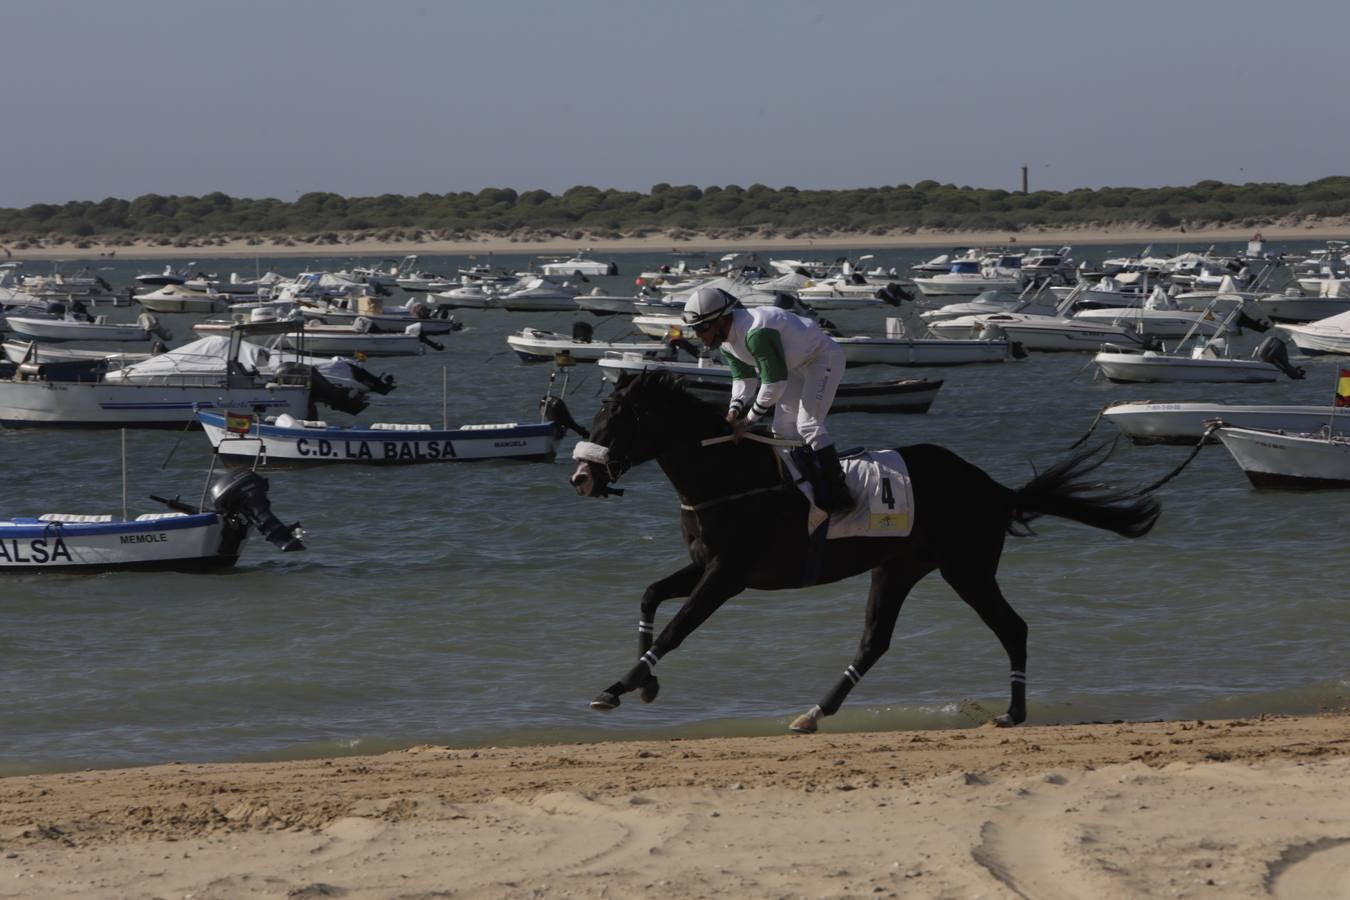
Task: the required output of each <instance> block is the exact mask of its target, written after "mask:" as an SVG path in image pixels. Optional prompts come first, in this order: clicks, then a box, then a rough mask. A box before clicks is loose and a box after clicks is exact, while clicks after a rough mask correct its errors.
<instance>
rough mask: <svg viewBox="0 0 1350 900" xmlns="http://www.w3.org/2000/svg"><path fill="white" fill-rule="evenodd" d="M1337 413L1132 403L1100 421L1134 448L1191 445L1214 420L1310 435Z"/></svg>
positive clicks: (1311, 409)
mask: <svg viewBox="0 0 1350 900" xmlns="http://www.w3.org/2000/svg"><path fill="white" fill-rule="evenodd" d="M1336 412H1337V410H1336V409H1335V407H1331V406H1278V405H1260V404H1228V403H1162V402H1135V401H1131V402H1126V403H1116V404H1113V405H1111V406H1108V407H1107V408H1106V409H1104V410H1103V411H1102V418H1103V419H1105V420H1107V421H1109V422H1110V423H1111V424H1112V425H1114V426H1115V427H1116V428H1117V429H1119V430H1120V431H1121V432H1122V433H1123V434H1124V435H1125V436H1127V437H1128V438H1129V439H1130V440H1131V441H1133V442H1134V443H1136V444H1194V443H1195V442H1196V441H1198V440H1200V438H1201V436H1202V435H1203V434H1204V433H1205V429H1206V427H1207V424H1208V423H1209V422H1211V421H1213V420H1214V419H1222V420H1223V421H1224V422H1227V423H1228V424H1230V425H1235V426H1238V427H1242V428H1262V429H1271V430H1283V431H1290V432H1312V431H1316V430H1317V429H1319V428H1321V427H1322V426H1323V425H1326V424H1327V423H1328V422H1329V421H1333V419H1332V416H1334V415H1335V414H1336ZM1342 418H1345V420H1346V421H1347V426H1346V427H1350V417H1346V415H1345V412H1344V411H1341V415H1340V416H1337V417H1336V419H1338V420H1339V419H1342ZM1211 440H1215V438H1213V437H1211Z"/></svg>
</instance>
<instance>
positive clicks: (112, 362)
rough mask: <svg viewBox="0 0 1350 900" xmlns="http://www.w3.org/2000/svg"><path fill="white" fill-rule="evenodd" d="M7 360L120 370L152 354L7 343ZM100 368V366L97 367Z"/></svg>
mask: <svg viewBox="0 0 1350 900" xmlns="http://www.w3.org/2000/svg"><path fill="white" fill-rule="evenodd" d="M0 349H3V351H4V355H5V359H8V360H9V361H10V362H13V363H22V362H29V363H63V362H76V363H81V362H82V363H90V362H93V363H97V364H101V367H102V368H105V369H120V368H121V367H122V366H127V365H130V364H131V363H135V362H142V361H144V360H147V359H149V358H150V356H151V355H152V354H150V353H148V352H147V353H125V352H122V351H111V350H82V349H77V348H73V347H68V346H66V345H65V344H43V343H39V342H37V341H5V342H4V344H3V345H0ZM95 367H96V368H98V367H99V366H95Z"/></svg>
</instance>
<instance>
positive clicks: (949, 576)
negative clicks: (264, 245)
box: [942, 560, 1027, 726]
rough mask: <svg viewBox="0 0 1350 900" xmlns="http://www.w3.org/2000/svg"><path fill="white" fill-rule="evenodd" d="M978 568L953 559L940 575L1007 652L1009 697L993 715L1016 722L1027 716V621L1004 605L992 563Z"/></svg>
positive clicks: (996, 721) (1005, 723)
mask: <svg viewBox="0 0 1350 900" xmlns="http://www.w3.org/2000/svg"><path fill="white" fill-rule="evenodd" d="M980 569H981V567H980V566H978V565H977V566H971V565H970V561H969V560H965V561H964V565H963V564H962V563H961V562H953V563H951V564H950V565H948V566H944V567H943V568H942V577H943V578H944V579H946V581H947V583H948V584H950V585H951V586H952V587H953V588H954V589H955V590H956V592H957V593H958V594H960V595H961V599H962V600H964V601H966V603H968V604H970V606H971V608H972V609H974V610H975V612H976V613H978V614H979V616H980V619H981V620H982V621H983V622H984V624H986V625H988V626H989V629H990V630H991V631H993V632H994V634H995V635H996V636H997V637H998V640H999V643H1000V644H1002V645H1003V649H1004V650H1005V651H1006V652H1007V654H1008V663H1009V665H1010V666H1011V669H1012V674H1011V681H1012V685H1011V687H1012V699H1011V701H1010V702H1009V704H1008V711H1007V712H1006V713H1004V714H1003V715H1001V716H997V717H996V718H995V719H994V724H996V725H999V726H1008V725H1020V724H1022V723H1023V722H1025V721H1026V718H1027V623H1026V622H1024V621H1022V617H1021V616H1019V615H1018V614H1017V613H1016V611H1014V610H1013V608H1012V607H1011V606H1009V605H1008V601H1007V599H1005V598H1004V596H1003V592H1002V591H1001V590H999V587H998V581H997V579H996V578H995V577H994V569H993V567H989V568H988V569H987V570H984V571H981V570H980Z"/></svg>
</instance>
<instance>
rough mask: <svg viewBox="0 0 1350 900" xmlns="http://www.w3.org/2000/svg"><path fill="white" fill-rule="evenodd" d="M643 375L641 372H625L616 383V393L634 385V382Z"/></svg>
mask: <svg viewBox="0 0 1350 900" xmlns="http://www.w3.org/2000/svg"><path fill="white" fill-rule="evenodd" d="M641 374H642V373H641V372H624V373H622V374H620V375H619V380H618V381H616V382H614V390H616V391H621V390H623V389H624V388H626V387H628V386H629V385H630V384H632V383H633V382H634V381H637V379H638V377H639V376H640V375H641Z"/></svg>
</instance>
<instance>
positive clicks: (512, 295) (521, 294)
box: [493, 275, 581, 312]
mask: <svg viewBox="0 0 1350 900" xmlns="http://www.w3.org/2000/svg"><path fill="white" fill-rule="evenodd" d="M579 293H581V288H580V287H579V286H578V285H577V284H576V283H575V282H573V281H572V280H571V279H570V278H566V277H562V276H554V275H543V276H540V277H538V278H531V279H529V280H528V281H526V282H525V283H524V284H522V285H520V286H519V287H515V288H512V289H511V290H509V291H503V292H502V293H500V294H498V295H497V298H496V302H495V303H494V304H493V305H494V306H496V307H497V308H499V309H507V310H511V311H512V312H559V311H564V312H570V311H575V310H576V308H577V300H576V297H577V294H579Z"/></svg>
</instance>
